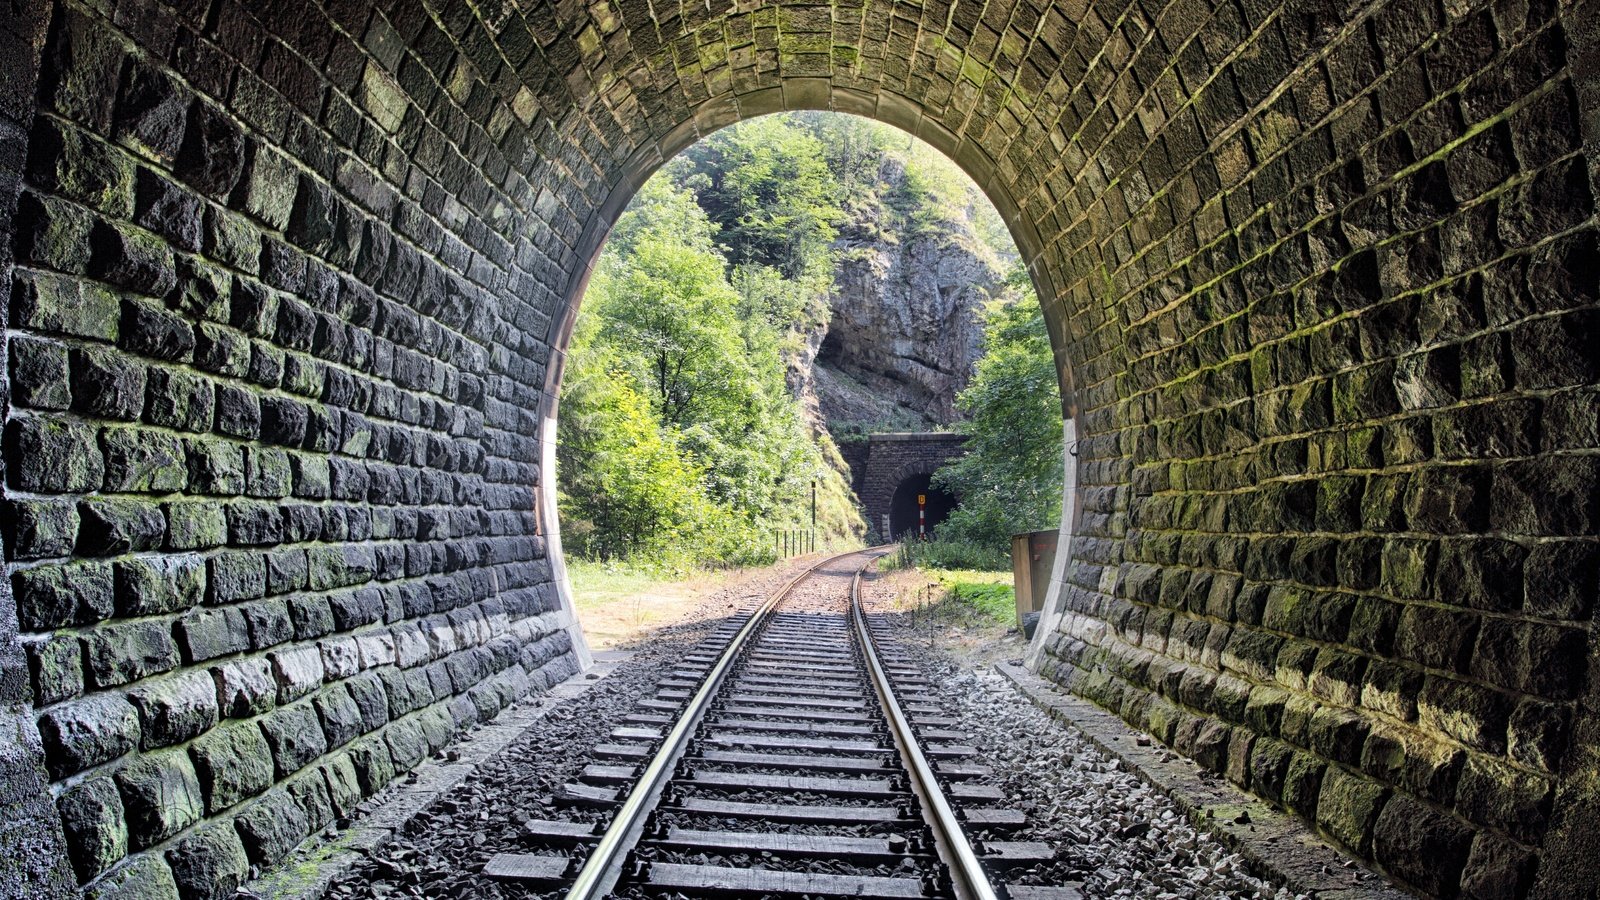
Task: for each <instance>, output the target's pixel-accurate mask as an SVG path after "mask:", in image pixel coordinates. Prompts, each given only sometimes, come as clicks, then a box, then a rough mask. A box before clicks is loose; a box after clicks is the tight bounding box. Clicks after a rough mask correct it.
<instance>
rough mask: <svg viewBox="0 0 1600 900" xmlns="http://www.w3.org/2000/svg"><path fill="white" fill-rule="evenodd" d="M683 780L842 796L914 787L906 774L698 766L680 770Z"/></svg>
mask: <svg viewBox="0 0 1600 900" xmlns="http://www.w3.org/2000/svg"><path fill="white" fill-rule="evenodd" d="M679 778H680V779H681V781H682V783H684V784H686V785H688V786H690V787H697V788H708V789H713V790H728V791H794V792H798V791H803V792H806V793H812V794H831V795H835V796H841V797H886V798H897V797H904V796H906V795H907V794H909V793H910V787H909V785H907V784H906V780H905V779H904V778H902V777H898V776H897V777H894V778H824V777H819V776H815V775H765V774H760V773H755V772H749V773H745V772H706V771H701V770H698V769H694V768H692V767H691V768H688V771H685V772H680V774H679Z"/></svg>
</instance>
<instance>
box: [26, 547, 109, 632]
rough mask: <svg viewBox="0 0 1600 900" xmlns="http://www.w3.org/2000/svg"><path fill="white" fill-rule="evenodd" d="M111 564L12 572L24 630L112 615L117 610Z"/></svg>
mask: <svg viewBox="0 0 1600 900" xmlns="http://www.w3.org/2000/svg"><path fill="white" fill-rule="evenodd" d="M111 571H112V570H111V566H110V564H108V563H103V562H73V563H66V564H63V565H44V566H38V567H36V568H32V569H20V570H17V571H16V572H14V573H12V576H11V589H12V592H13V595H14V596H15V597H16V598H17V621H18V623H19V624H20V625H21V626H22V629H23V630H24V631H49V630H51V629H53V628H59V627H61V626H63V625H80V624H88V623H90V622H98V621H100V620H101V619H106V618H109V617H110V616H111V615H112V613H113V612H114V611H115V609H116V604H115V601H114V599H113V597H114V591H113V587H112V584H113V582H112V575H111Z"/></svg>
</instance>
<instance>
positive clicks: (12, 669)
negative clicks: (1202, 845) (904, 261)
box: [0, 0, 1600, 898]
mask: <svg viewBox="0 0 1600 900" xmlns="http://www.w3.org/2000/svg"><path fill="white" fill-rule="evenodd" d="M12 6H13V7H15V8H16V10H17V11H18V12H20V15H17V16H13V17H11V18H9V19H8V20H6V21H3V22H0V40H3V42H4V48H5V49H6V51H7V52H6V57H5V58H6V63H5V65H6V73H5V75H6V77H5V79H3V80H0V85H3V91H4V96H3V97H0V103H3V105H4V108H3V109H0V202H3V204H4V207H3V209H4V210H6V211H9V210H11V209H13V208H14V209H15V210H16V212H15V214H14V215H10V214H8V215H6V216H5V217H4V221H5V223H6V224H5V226H4V229H3V230H4V231H5V232H6V236H7V237H8V238H9V240H8V241H7V244H8V247H9V249H10V252H12V253H14V255H15V262H16V268H15V271H14V272H10V273H9V274H6V273H7V272H8V270H7V269H6V267H5V265H0V276H3V277H4V278H6V279H7V286H8V291H7V297H8V300H9V303H8V304H7V305H8V308H9V310H8V315H9V322H8V329H9V330H8V331H7V332H6V334H7V338H8V340H7V344H8V346H7V352H6V355H5V358H6V360H7V362H8V366H9V371H8V378H7V385H8V386H7V389H6V395H7V399H8V401H9V406H8V409H7V412H6V424H5V453H4V457H5V468H6V473H5V486H6V503H7V509H6V514H5V523H6V525H7V528H6V529H5V539H6V553H7V565H8V570H9V576H10V578H9V581H10V585H9V587H10V590H11V593H10V595H8V598H7V597H5V596H0V603H4V604H5V605H6V607H7V610H0V620H3V622H4V624H0V632H5V633H3V634H0V700H3V701H4V702H7V703H10V704H12V706H11V708H12V709H13V710H14V713H13V717H14V718H15V719H16V720H17V722H18V723H19V729H18V730H19V733H20V736H19V737H16V738H15V739H7V741H6V744H5V746H6V748H7V751H6V754H7V755H6V759H7V765H8V767H9V768H8V770H7V779H6V784H7V789H8V791H10V792H11V793H10V794H8V795H7V796H4V797H0V803H3V804H5V808H6V810H7V812H8V813H15V814H17V815H18V816H21V817H24V818H23V819H21V821H25V822H27V827H25V828H17V827H12V828H10V829H9V830H4V831H0V842H4V843H3V854H0V855H4V857H5V858H6V859H7V860H8V861H9V860H13V859H29V860H43V861H42V862H40V863H39V864H38V865H30V864H24V865H22V866H21V867H12V868H9V869H6V870H5V871H4V873H3V874H0V886H4V885H5V884H7V883H8V882H6V881H5V879H12V881H11V882H9V883H16V882H17V881H18V880H20V881H22V882H25V883H26V884H28V885H30V888H29V890H30V891H31V892H32V893H36V894H39V895H44V896H48V895H53V894H58V893H61V892H63V891H64V890H67V888H63V887H62V882H63V880H65V881H68V882H70V881H73V880H76V881H77V882H79V883H81V884H82V885H84V886H85V887H86V888H87V892H88V893H89V894H90V895H91V896H95V897H119V896H140V897H164V896H172V895H174V894H177V893H180V892H181V893H182V894H184V895H185V896H217V895H220V894H223V893H226V891H227V888H228V887H229V886H230V885H232V884H233V883H235V882H236V881H237V880H238V878H239V877H240V876H241V875H242V873H243V872H244V871H245V870H246V868H247V867H248V866H250V865H260V864H269V863H271V862H272V861H274V860H275V859H278V858H280V857H281V856H282V855H283V853H285V852H286V851H287V849H288V848H289V847H291V846H293V845H294V844H295V842H297V841H298V840H300V839H301V838H302V837H303V836H304V835H305V834H307V833H309V832H310V831H312V830H313V829H315V828H317V827H319V826H320V825H321V824H323V823H325V822H327V821H329V820H331V819H332V818H333V817H335V816H336V815H338V814H339V813H340V812H341V811H342V810H345V809H348V808H349V806H350V805H351V804H353V803H355V802H356V801H357V800H358V799H359V798H360V797H362V796H364V795H365V794H368V793H370V792H371V791H373V790H375V789H376V788H378V787H379V786H381V785H382V784H383V783H385V782H386V781H388V780H390V779H391V778H393V777H394V776H395V774H397V773H399V772H402V771H404V770H405V769H407V768H408V767H410V766H411V765H413V764H414V763H415V762H416V761H417V760H419V759H421V758H422V757H423V756H424V755H426V754H427V753H428V752H429V751H431V750H434V749H436V748H438V747H440V746H443V745H444V744H445V743H447V742H448V741H449V740H450V737H451V734H452V733H453V732H454V731H455V730H456V729H458V728H460V727H461V726H463V725H465V724H467V723H470V722H475V721H478V720H481V719H482V718H484V717H487V716H489V715H492V714H493V713H494V712H495V711H496V710H498V709H500V708H501V707H503V706H504V705H505V704H506V703H507V702H509V701H510V700H511V699H513V698H514V697H516V696H517V695H519V694H521V693H523V692H526V691H529V690H534V689H537V688H539V687H541V686H542V685H544V684H548V683H549V682H550V681H552V680H554V679H555V678H557V677H559V676H560V675H561V674H563V673H565V672H568V671H571V670H572V669H573V667H574V666H575V665H576V659H577V656H578V652H579V651H578V650H577V649H575V645H574V642H573V640H572V638H571V636H570V635H571V632H570V630H568V625H569V623H570V618H569V614H568V613H567V612H566V611H564V609H563V606H562V601H561V599H560V591H559V590H557V588H556V587H555V586H554V585H553V580H558V579H553V573H559V571H560V566H559V548H557V547H554V546H551V545H549V544H547V541H546V538H547V535H546V534H544V533H542V530H541V527H540V519H539V513H540V512H546V513H547V512H548V510H549V508H550V505H551V504H550V498H549V497H547V496H543V495H541V492H540V491H539V489H538V488H539V485H540V484H541V483H545V482H547V481H548V479H547V477H546V474H547V466H546V465H545V464H544V463H542V462H541V460H542V459H547V458H548V456H549V454H548V452H547V450H548V447H549V441H550V439H551V437H552V436H551V434H550V433H549V432H550V430H551V429H552V428H553V421H554V418H553V414H554V411H555V402H554V394H555V388H556V387H557V386H558V385H559V373H560V369H561V357H560V348H561V345H562V344H563V343H564V340H565V335H566V334H567V333H568V331H569V329H570V327H571V323H572V321H573V317H574V315H575V314H576V309H577V303H576V298H577V297H578V295H579V294H580V293H581V289H582V286H583V284H584V283H585V281H586V278H587V266H588V265H589V264H590V263H591V262H592V260H593V258H594V256H595V254H596V252H597V251H598V248H599V246H600V244H601V242H602V241H603V239H604V237H605V234H606V232H607V230H608V229H609V226H610V224H611V222H612V221H614V219H615V217H616V215H617V214H618V213H619V212H620V210H621V209H622V207H623V205H624V204H625V203H626V201H627V199H628V198H629V197H630V196H631V194H632V192H633V190H635V189H636V188H637V186H638V185H639V184H640V183H641V182H642V180H643V179H644V178H645V177H647V176H648V174H649V173H650V172H651V171H653V170H654V169H655V168H656V167H657V166H658V165H659V164H660V163H661V162H662V161H663V160H664V159H666V158H668V157H670V156H671V155H672V154H673V153H675V152H677V151H678V150H680V149H682V148H683V147H685V146H687V145H688V144H689V143H692V142H693V141H694V140H695V139H696V138H697V137H698V136H699V135H701V134H704V133H706V132H708V131H710V130H712V129H714V128H717V127H720V126H722V125H725V124H728V123H731V122H733V121H736V120H738V119H740V118H746V117H750V116H754V115H759V114H762V113H766V112H772V111H776V110H780V109H786V108H791V109H792V108H818V107H832V108H835V109H838V110H841V111H845V112H853V113H859V114H863V115H869V116H873V117H875V118H878V119H881V120H883V121H886V122H889V123H891V124H895V125H899V126H901V127H904V128H907V129H908V130H911V131H914V132H915V133H917V134H919V135H920V136H922V137H924V138H925V139H927V140H929V141H930V142H931V143H933V144H934V145H935V146H937V147H939V148H941V149H943V150H945V151H946V152H948V153H949V154H950V155H951V156H952V157H953V158H954V159H956V160H957V161H958V162H960V163H961V164H962V165H963V166H964V167H965V168H966V169H967V170H968V171H969V172H970V173H972V174H973V176H974V177H975V178H976V179H977V180H978V181H979V183H980V184H981V185H982V186H983V187H984V188H985V189H986V190H987V191H988V192H989V194H990V196H991V197H993V198H994V200H995V201H996V204H997V205H998V207H999V208H1000V209H1001V210H1002V213H1003V214H1004V215H1005V217H1006V219H1007V221H1008V222H1009V223H1010V224H1011V227H1012V229H1013V232H1014V234H1015V236H1016V238H1017V240H1018V243H1019V246H1020V247H1022V249H1023V252H1024V254H1025V256H1026V258H1027V259H1028V260H1029V262H1030V268H1031V270H1032V272H1033V275H1034V278H1035V281H1036V283H1037V286H1038V288H1039V293H1040V296H1041V297H1043V298H1045V300H1044V302H1045V309H1046V314H1047V318H1048V321H1049V323H1050V327H1051V332H1052V335H1053V337H1054V340H1055V345H1056V349H1057V353H1058V356H1059V359H1060V361H1061V367H1060V368H1061V374H1062V385H1063V398H1064V400H1065V402H1066V405H1067V406H1068V409H1069V411H1070V412H1072V413H1074V414H1075V416H1076V421H1077V430H1078V435H1079V438H1080V442H1079V445H1078V450H1079V455H1078V457H1077V460H1076V464H1077V466H1078V471H1077V475H1078V480H1077V484H1078V486H1079V488H1078V496H1077V503H1076V507H1075V509H1076V514H1075V521H1076V522H1077V523H1078V527H1077V529H1076V533H1075V534H1074V536H1073V539H1072V543H1071V557H1072V559H1071V563H1070V565H1069V566H1068V567H1067V568H1066V572H1065V580H1064V582H1063V584H1062V588H1061V590H1060V591H1059V596H1058V598H1057V600H1058V602H1057V604H1056V608H1055V610H1054V612H1055V616H1054V618H1053V619H1052V623H1053V625H1052V627H1049V628H1046V629H1043V630H1042V632H1041V633H1042V634H1043V638H1042V639H1041V640H1042V646H1041V647H1040V651H1041V652H1040V654H1039V657H1040V660H1041V671H1042V673H1043V674H1045V675H1046V676H1048V677H1050V678H1052V679H1054V680H1055V681H1057V682H1058V683H1060V684H1062V685H1064V686H1066V687H1068V688H1070V689H1071V690H1073V691H1075V692H1077V693H1078V694H1080V695H1082V696H1084V697H1087V698H1089V699H1092V700H1094V701H1095V702H1097V703H1100V704H1102V705H1104V706H1106V707H1108V708H1110V709H1112V710H1114V711H1116V712H1117V713H1118V714H1119V715H1121V716H1122V717H1123V718H1125V719H1127V720H1128V721H1130V722H1132V723H1134V724H1137V725H1139V726H1141V727H1144V728H1147V729H1149V730H1150V731H1152V732H1153V733H1155V734H1156V735H1157V736H1158V737H1159V738H1161V739H1162V740H1163V741H1165V742H1167V743H1169V744H1171V745H1172V746H1174V747H1176V748H1177V749H1179V750H1180V751H1182V752H1183V753H1185V754H1188V755H1189V756H1191V757H1193V758H1195V759H1196V760H1199V761H1200V762H1201V763H1202V764H1204V765H1206V766H1208V767H1210V768H1212V769H1214V770H1215V771H1217V772H1218V773H1220V774H1222V775H1225V776H1226V777H1228V778H1230V779H1232V780H1234V781H1235V782H1237V783H1239V784H1241V785H1243V786H1246V787H1248V788H1249V789H1250V790H1252V791H1254V792H1256V793H1257V794H1259V795H1262V796H1264V797H1266V798H1268V799H1270V800H1272V801H1273V802H1275V803H1278V804H1280V805H1282V806H1284V807H1286V808H1288V809H1290V810H1292V811H1294V812H1297V813H1298V814H1300V815H1302V816H1304V817H1306V818H1307V819H1308V820H1309V821H1311V822H1312V823H1314V824H1315V825H1316V826H1317V827H1318V828H1319V829H1320V830H1321V831H1322V832H1323V833H1324V834H1326V835H1327V836H1329V837H1330V838H1331V839H1333V840H1336V841H1338V842H1340V843H1341V844H1343V845H1344V846H1346V847H1347V848H1348V849H1349V850H1350V851H1351V852H1353V853H1355V854H1358V855H1360V856H1362V857H1365V858H1367V859H1370V860H1373V861H1375V863H1376V864H1377V865H1379V866H1380V867H1383V868H1384V869H1386V870H1387V871H1389V872H1390V873H1391V874H1393V875H1394V876H1395V877H1396V878H1398V879H1400V880H1402V881H1404V882H1405V883H1407V884H1409V885H1411V886H1412V887H1414V888H1415V889H1417V890H1419V891H1421V892H1423V893H1427V894H1432V895H1436V896H1440V897H1454V896H1466V897H1475V898H1491V897H1495V898H1498V897H1519V896H1540V897H1566V896H1587V895H1590V894H1592V891H1593V885H1594V884H1595V883H1597V882H1596V878H1595V876H1596V874H1600V873H1596V872H1595V871H1594V869H1595V866H1596V865H1597V863H1596V860H1597V859H1600V854H1597V853H1595V852H1594V848H1593V847H1592V846H1591V845H1590V844H1589V843H1588V842H1592V841H1593V840H1594V837H1593V828H1592V824H1593V822H1594V820H1595V818H1596V803H1597V800H1596V797H1597V795H1596V790H1597V789H1596V787H1595V785H1596V784H1600V762H1597V760H1600V752H1597V748H1600V686H1597V684H1596V681H1597V679H1596V678H1595V677H1594V673H1593V672H1591V671H1590V666H1589V664H1588V663H1589V660H1590V659H1592V658H1594V657H1595V651H1594V650H1593V649H1592V648H1593V644H1594V629H1593V614H1594V598H1595V594H1596V591H1597V580H1600V573H1597V568H1600V562H1597V541H1596V535H1597V532H1600V506H1597V503H1600V499H1597V498H1600V491H1597V481H1600V452H1597V448H1600V429H1597V426H1596V416H1597V409H1600V391H1597V389H1596V388H1597V383H1600V354H1597V353H1596V352H1595V346H1596V343H1595V342H1596V339H1597V335H1600V285H1597V283H1596V278H1597V276H1596V272H1597V270H1600V259H1597V257H1600V250H1597V246H1596V244H1597V237H1596V227H1595V226H1596V222H1595V209H1594V197H1595V193H1596V169H1595V165H1596V164H1595V160H1596V158H1597V153H1600V59H1597V53H1600V35H1597V31H1600V24H1597V23H1600V9H1597V8H1596V5H1595V0H1551V2H1513V0H1505V2H1494V3H1489V2H1473V0H1459V2H1456V0H1450V2H1444V0H1372V2H1367V3H1362V4H1346V3H1333V2H1324V0H1308V2H1294V3H1290V4H1280V3H1276V2H1272V0H1227V2H1217V3H1212V2H1208V0H1166V2H1163V0H1153V2H1150V3H1135V2H1132V0H1102V2H1094V0H1063V2H1060V3H1056V4H1053V5H1042V4H1036V3H1033V2H1024V0H989V2H983V3H978V2H958V3H954V4H945V3H937V4H934V3H930V4H912V3H881V2H870V3H869V2H864V0H841V2H838V3H836V4H833V5H832V6H829V5H816V4H808V5H802V4H798V3H794V4H776V5H773V4H755V3H741V4H738V5H735V4H733V3H732V2H729V0H711V2H710V3H704V4H702V3H691V4H676V3H660V2H655V3H652V2H648V0H624V2H620V3H615V2H611V0H596V2H592V3H587V4H576V3H561V4H550V3H546V2H538V0H528V2H524V3H521V4H511V3H508V2H504V0H490V2H482V3H471V4H468V3H465V2H460V0H438V2H432V3H428V4H422V3H417V2H415V0H378V2H376V3H367V2H355V0H328V2H321V3H318V2H312V0H266V2H244V0H170V2H165V0H59V2H52V3H48V4H46V3H43V2H41V0H31V2H22V3H20V4H12ZM34 59H37V60H39V62H38V64H37V65H32V64H31V63H30V61H31V60H34ZM13 75H15V76H16V77H13ZM35 75H36V76H37V77H35ZM24 135H25V138H24V137H23V136H24ZM19 176H20V182H19ZM7 265H8V264H7ZM546 520H547V521H548V516H546ZM11 608H14V609H15V615H12V614H11V613H10V612H9V609H11ZM13 619H14V620H15V624H16V626H17V629H18V630H17V635H16V636H12V635H11V634H10V633H9V629H10V628H11V625H12V620H13ZM24 674H25V675H26V678H25V679H24V678H22V677H20V676H22V675H24ZM13 761H14V762H15V764H13ZM11 772H19V773H28V772H32V773H34V774H33V775H31V776H25V777H21V778H20V779H19V780H17V781H13V780H12V778H11V777H10V773H11ZM50 804H53V805H54V807H55V814H54V815H49V814H48V812H49V805H50ZM41 810H42V811H41ZM43 834H48V835H55V837H54V838H49V837H44V838H38V837H37V836H38V835H43ZM33 839H37V840H40V841H43V843H42V844H35V845H32V846H31V847H28V846H25V844H24V842H25V841H26V840H33ZM63 840H64V842H65V847H66V850H67V856H68V857H69V858H70V864H71V875H70V876H67V877H65V879H63V876H62V874H61V873H62V871H63V868H64V864H63V863H61V861H60V859H59V855H58V858H56V859H54V860H52V859H51V857H50V855H51V853H52V852H55V851H54V849H53V848H54V847H55V844H56V843H58V842H60V841H63ZM8 865H9V862H8Z"/></svg>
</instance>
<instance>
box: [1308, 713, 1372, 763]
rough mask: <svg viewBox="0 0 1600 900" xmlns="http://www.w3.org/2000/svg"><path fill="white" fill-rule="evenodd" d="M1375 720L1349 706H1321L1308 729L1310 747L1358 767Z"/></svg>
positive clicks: (1314, 750) (1322, 755)
mask: <svg viewBox="0 0 1600 900" xmlns="http://www.w3.org/2000/svg"><path fill="white" fill-rule="evenodd" d="M1370 727H1371V723H1370V722H1369V721H1368V720H1367V719H1366V718H1364V717H1362V716H1361V715H1358V714H1357V713H1354V712H1351V711H1350V710H1347V709H1337V708H1334V707H1329V706H1319V707H1317V709H1316V710H1315V712H1313V713H1312V715H1311V721H1310V722H1309V723H1308V725H1307V728H1306V735H1305V737H1306V746H1307V747H1309V748H1310V749H1311V750H1312V752H1314V753H1316V754H1318V755H1319V756H1321V757H1323V758H1324V759H1329V760H1333V761H1335V762H1342V763H1345V764H1346V765H1350V766H1354V765H1356V764H1357V763H1358V762H1360V759H1361V748H1362V745H1363V744H1364V743H1365V742H1366V739H1367V732H1368V730H1369V728H1370Z"/></svg>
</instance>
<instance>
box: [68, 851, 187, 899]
mask: <svg viewBox="0 0 1600 900" xmlns="http://www.w3.org/2000/svg"><path fill="white" fill-rule="evenodd" d="M83 897H84V900H179V896H178V883H177V882H176V881H174V880H173V878H172V870H171V869H170V868H168V867H167V863H166V861H165V860H163V859H162V858H161V857H159V856H156V855H154V854H149V853H146V854H141V855H139V856H136V857H134V858H133V860H132V861H131V862H129V863H128V864H127V865H126V866H123V867H122V868H120V869H118V870H116V871H115V872H113V873H111V874H110V875H107V876H106V877H105V878H103V879H101V880H100V881H98V882H96V883H95V884H94V885H93V886H91V887H89V888H87V889H85V890H84V892H83Z"/></svg>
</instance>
